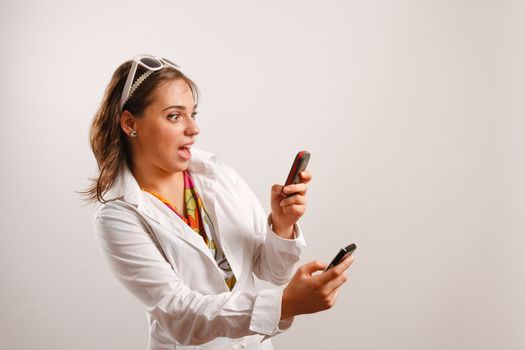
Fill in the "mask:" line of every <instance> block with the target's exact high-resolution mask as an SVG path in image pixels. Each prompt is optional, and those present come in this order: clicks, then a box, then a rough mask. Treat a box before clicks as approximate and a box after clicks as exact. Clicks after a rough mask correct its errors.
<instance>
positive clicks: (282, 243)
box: [229, 168, 306, 285]
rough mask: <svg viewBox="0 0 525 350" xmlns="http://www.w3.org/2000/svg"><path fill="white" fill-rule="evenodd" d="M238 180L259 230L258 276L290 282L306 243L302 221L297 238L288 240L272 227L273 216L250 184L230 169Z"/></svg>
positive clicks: (255, 266) (255, 264) (255, 257)
mask: <svg viewBox="0 0 525 350" xmlns="http://www.w3.org/2000/svg"><path fill="white" fill-rule="evenodd" d="M229 171H230V172H232V174H231V176H232V177H233V178H235V179H236V181H235V182H236V186H237V187H238V189H239V192H240V193H241V194H242V196H243V197H244V200H243V201H245V202H246V203H247V205H248V207H249V208H250V210H251V213H252V220H253V228H254V232H255V245H254V252H253V271H254V273H255V275H256V276H257V277H258V278H260V279H262V280H265V281H269V282H272V283H273V284H276V285H283V284H285V283H287V282H288V281H289V280H290V278H291V277H292V275H293V273H294V272H295V269H294V266H295V263H296V262H297V261H299V258H300V255H301V252H302V250H303V248H304V247H305V246H306V243H305V240H304V236H303V233H302V231H301V227H300V226H299V224H295V225H294V232H295V238H294V239H285V238H282V237H281V236H279V235H277V234H276V233H275V232H274V231H273V230H272V228H271V226H270V216H269V215H268V216H267V215H266V214H265V212H264V209H263V207H262V206H261V202H260V201H259V199H257V196H255V194H254V193H253V191H252V190H251V189H250V187H249V186H248V184H247V183H246V182H245V181H244V180H243V179H242V177H241V176H240V175H238V174H237V173H236V172H235V170H233V169H232V168H229Z"/></svg>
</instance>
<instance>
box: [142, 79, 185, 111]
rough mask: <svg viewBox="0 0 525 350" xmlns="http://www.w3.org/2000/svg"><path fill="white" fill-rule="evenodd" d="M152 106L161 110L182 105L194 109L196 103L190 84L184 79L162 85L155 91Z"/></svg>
mask: <svg viewBox="0 0 525 350" xmlns="http://www.w3.org/2000/svg"><path fill="white" fill-rule="evenodd" d="M152 104H153V105H157V107H160V108H165V107H168V106H174V105H181V106H185V107H186V108H188V109H192V108H193V106H194V105H195V101H194V98H193V93H192V92H191V88H190V86H189V85H188V83H186V82H185V81H184V80H183V79H175V80H170V81H168V82H166V83H164V84H161V85H159V86H158V87H157V88H156V89H155V92H154V94H153V101H152Z"/></svg>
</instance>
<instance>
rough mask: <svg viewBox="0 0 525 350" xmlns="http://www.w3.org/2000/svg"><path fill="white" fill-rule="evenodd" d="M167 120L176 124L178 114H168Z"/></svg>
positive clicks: (178, 117)
mask: <svg viewBox="0 0 525 350" xmlns="http://www.w3.org/2000/svg"><path fill="white" fill-rule="evenodd" d="M167 118H168V119H169V120H171V121H173V122H176V121H178V120H179V119H180V114H179V113H175V114H168V116H167Z"/></svg>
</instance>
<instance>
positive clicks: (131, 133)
mask: <svg viewBox="0 0 525 350" xmlns="http://www.w3.org/2000/svg"><path fill="white" fill-rule="evenodd" d="M129 136H131V137H137V132H136V131H135V130H131V132H130V133H129Z"/></svg>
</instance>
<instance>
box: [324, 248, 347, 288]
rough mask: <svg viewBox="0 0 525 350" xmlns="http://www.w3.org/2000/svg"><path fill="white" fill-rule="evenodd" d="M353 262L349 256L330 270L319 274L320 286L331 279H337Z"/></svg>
mask: <svg viewBox="0 0 525 350" xmlns="http://www.w3.org/2000/svg"><path fill="white" fill-rule="evenodd" d="M353 261H354V256H353V255H350V256H349V257H347V258H345V259H344V260H343V261H341V262H340V263H339V264H338V265H337V266H334V267H332V268H331V269H330V270H328V271H326V272H324V273H322V274H319V276H318V278H319V282H320V283H322V284H327V283H328V282H330V281H331V280H333V279H336V278H337V277H339V276H340V275H341V274H342V273H343V272H344V271H346V269H348V268H349V267H350V265H352V262H353Z"/></svg>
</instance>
